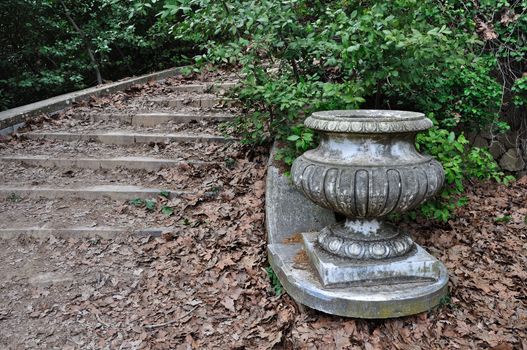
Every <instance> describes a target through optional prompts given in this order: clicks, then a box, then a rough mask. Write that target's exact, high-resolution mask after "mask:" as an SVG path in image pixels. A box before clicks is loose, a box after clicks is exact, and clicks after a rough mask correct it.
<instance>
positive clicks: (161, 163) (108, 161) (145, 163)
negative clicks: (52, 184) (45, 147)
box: [0, 156, 217, 170]
mask: <svg viewBox="0 0 527 350" xmlns="http://www.w3.org/2000/svg"><path fill="white" fill-rule="evenodd" d="M0 161H6V162H20V163H23V164H27V165H33V166H41V167H49V168H52V167H58V168H81V169H116V168H124V169H143V170H157V169H161V168H167V167H175V166H178V165H181V164H192V165H194V166H202V165H206V164H216V163H217V162H203V161H195V160H185V161H180V160H174V159H160V158H152V157H116V158H103V159H100V158H51V157H47V156H3V157H0Z"/></svg>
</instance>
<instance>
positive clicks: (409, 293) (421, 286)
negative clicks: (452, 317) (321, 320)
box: [267, 243, 448, 319]
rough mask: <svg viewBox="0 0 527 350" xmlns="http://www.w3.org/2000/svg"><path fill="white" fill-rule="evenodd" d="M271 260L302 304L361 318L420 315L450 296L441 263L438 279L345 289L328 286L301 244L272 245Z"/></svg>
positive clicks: (280, 277)
mask: <svg viewBox="0 0 527 350" xmlns="http://www.w3.org/2000/svg"><path fill="white" fill-rule="evenodd" d="M267 249H268V253H269V263H270V264H271V267H272V268H273V270H274V271H275V273H276V274H277V276H278V278H279V279H280V281H281V282H282V285H283V286H284V289H285V290H286V291H287V293H288V294H289V295H290V296H291V297H293V299H295V300H296V301H297V302H298V303H301V304H304V305H307V306H308V307H310V308H313V309H316V310H320V311H323V312H326V313H329V314H333V315H339V316H346V317H358V318H373V319H380V318H393V317H401V316H407V315H413V314H417V313H420V312H423V311H426V310H429V309H431V308H433V307H434V306H436V305H438V304H439V303H440V302H441V300H442V299H443V298H445V296H446V295H448V288H447V283H448V273H447V270H446V268H445V267H444V265H443V264H440V265H439V270H440V276H439V278H438V279H437V280H435V281H413V282H403V283H398V284H395V285H394V284H383V283H374V284H371V285H350V286H344V287H341V288H326V287H324V286H323V285H322V284H321V282H320V280H319V278H318V276H317V272H316V271H315V270H314V269H313V267H311V266H310V264H309V262H307V261H306V262H303V261H302V256H304V255H305V252H304V253H303V252H302V244H301V243H291V244H279V243H275V244H270V245H268V247H267Z"/></svg>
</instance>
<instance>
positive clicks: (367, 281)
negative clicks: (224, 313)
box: [302, 232, 441, 288]
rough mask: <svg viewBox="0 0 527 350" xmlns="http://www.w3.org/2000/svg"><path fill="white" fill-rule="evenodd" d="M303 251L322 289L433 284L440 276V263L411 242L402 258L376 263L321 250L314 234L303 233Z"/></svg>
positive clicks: (377, 261)
mask: <svg viewBox="0 0 527 350" xmlns="http://www.w3.org/2000/svg"><path fill="white" fill-rule="evenodd" d="M302 238H303V240H304V249H305V251H306V253H307V255H308V257H309V260H310V262H311V264H312V265H313V267H314V268H315V270H316V272H317V275H318V277H319V279H320V282H321V283H322V285H323V286H324V287H328V288H336V287H339V286H346V285H349V286H353V285H370V286H373V285H380V284H384V285H390V284H393V285H397V284H400V283H406V282H408V283H416V282H420V281H425V282H426V281H434V280H437V279H438V278H439V277H440V275H441V266H440V265H441V263H440V262H439V261H438V260H437V259H436V258H434V257H433V256H431V255H430V254H428V253H427V252H426V251H425V250H424V249H423V248H421V247H419V246H417V245H415V244H414V243H412V251H410V252H408V253H407V254H406V255H405V256H401V257H395V258H391V259H383V260H376V261H364V260H354V259H349V258H343V257H340V256H337V255H334V254H331V253H328V252H327V251H326V250H324V249H322V248H321V247H320V245H319V242H318V240H317V238H318V239H320V237H317V233H313V232H306V233H303V234H302Z"/></svg>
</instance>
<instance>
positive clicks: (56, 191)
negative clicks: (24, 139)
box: [0, 185, 191, 201]
mask: <svg viewBox="0 0 527 350" xmlns="http://www.w3.org/2000/svg"><path fill="white" fill-rule="evenodd" d="M162 192H168V197H169V198H176V197H179V196H181V195H185V194H191V192H188V191H167V190H165V189H156V188H145V187H141V186H133V185H94V186H75V187H48V186H46V187H45V186H13V185H9V186H0V199H7V200H15V201H16V200H18V199H19V198H22V199H25V198H46V199H59V198H76V199H98V198H101V197H106V198H109V199H112V200H131V199H136V198H141V199H150V198H156V197H157V196H158V195H159V194H160V193H162Z"/></svg>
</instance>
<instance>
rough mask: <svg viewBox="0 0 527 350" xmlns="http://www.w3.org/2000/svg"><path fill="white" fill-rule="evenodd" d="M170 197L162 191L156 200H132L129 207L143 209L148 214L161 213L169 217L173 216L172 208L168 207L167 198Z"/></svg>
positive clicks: (166, 192) (168, 193)
mask: <svg viewBox="0 0 527 350" xmlns="http://www.w3.org/2000/svg"><path fill="white" fill-rule="evenodd" d="M169 196H170V192H168V191H162V192H160V193H159V196H158V197H157V200H156V199H142V198H134V199H132V200H130V202H129V203H130V205H133V206H134V207H138V208H144V209H145V210H146V211H148V212H150V213H156V212H159V213H162V214H164V215H166V216H171V215H173V214H174V208H173V207H172V206H171V205H170V201H168V197H169Z"/></svg>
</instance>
